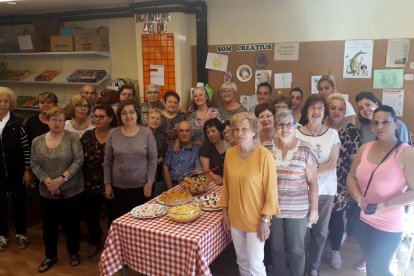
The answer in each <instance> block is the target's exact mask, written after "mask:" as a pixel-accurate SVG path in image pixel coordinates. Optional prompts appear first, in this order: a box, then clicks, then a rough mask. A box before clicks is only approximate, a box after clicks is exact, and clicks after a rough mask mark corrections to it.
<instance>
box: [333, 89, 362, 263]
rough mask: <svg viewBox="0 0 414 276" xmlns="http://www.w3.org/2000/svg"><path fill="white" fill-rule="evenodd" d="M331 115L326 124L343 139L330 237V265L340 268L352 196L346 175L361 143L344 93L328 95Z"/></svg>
mask: <svg viewBox="0 0 414 276" xmlns="http://www.w3.org/2000/svg"><path fill="white" fill-rule="evenodd" d="M328 105H329V116H328V118H327V120H326V126H328V127H330V128H333V129H336V130H337V131H338V134H339V139H340V140H341V147H340V149H339V158H338V162H337V164H336V175H337V178H338V186H337V192H336V195H335V199H334V207H333V209H332V214H331V220H330V221H329V238H330V241H331V248H332V252H331V256H330V258H329V259H330V266H331V267H332V268H335V269H338V268H340V267H341V265H342V259H341V255H340V253H339V249H340V248H341V243H342V238H343V235H344V231H345V221H344V212H345V210H346V209H347V207H348V203H349V202H350V201H351V200H352V199H351V198H350V195H349V193H348V191H347V189H346V177H347V176H348V173H349V169H350V168H351V163H352V160H353V159H354V156H355V154H356V153H357V151H358V149H359V147H360V146H361V144H362V137H361V134H360V132H359V130H358V129H357V128H356V127H355V126H354V125H353V124H351V123H350V122H348V121H347V120H345V113H346V101H345V99H344V98H343V96H342V94H340V93H334V94H331V95H330V96H329V97H328Z"/></svg>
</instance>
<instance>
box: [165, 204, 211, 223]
mask: <svg viewBox="0 0 414 276" xmlns="http://www.w3.org/2000/svg"><path fill="white" fill-rule="evenodd" d="M202 209H203V205H202V203H201V202H200V201H199V200H193V201H191V202H188V203H185V204H181V205H174V206H173V205H167V213H168V217H169V218H170V219H171V220H172V221H175V222H181V223H187V222H192V221H194V220H196V219H197V218H198V217H199V216H200V214H201V211H202Z"/></svg>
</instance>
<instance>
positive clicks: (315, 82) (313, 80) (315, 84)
mask: <svg viewBox="0 0 414 276" xmlns="http://www.w3.org/2000/svg"><path fill="white" fill-rule="evenodd" d="M321 77H322V75H320V76H312V77H311V93H312V94H317V93H318V82H319V80H320V79H321Z"/></svg>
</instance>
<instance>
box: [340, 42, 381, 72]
mask: <svg viewBox="0 0 414 276" xmlns="http://www.w3.org/2000/svg"><path fill="white" fill-rule="evenodd" d="M373 49H374V41H373V40H349V41H346V42H345V51H344V68H343V70H344V72H343V77H344V78H354V79H369V78H371V71H372V54H373Z"/></svg>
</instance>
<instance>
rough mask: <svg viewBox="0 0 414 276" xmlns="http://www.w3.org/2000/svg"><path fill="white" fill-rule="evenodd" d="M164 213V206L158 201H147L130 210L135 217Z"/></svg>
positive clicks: (154, 215)
mask: <svg viewBox="0 0 414 276" xmlns="http://www.w3.org/2000/svg"><path fill="white" fill-rule="evenodd" d="M165 213H166V211H165V207H164V206H163V205H161V204H158V203H147V204H144V205H140V206H137V207H134V208H133V209H132V210H131V215H132V216H133V217H136V218H157V217H160V216H163V215H165Z"/></svg>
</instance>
